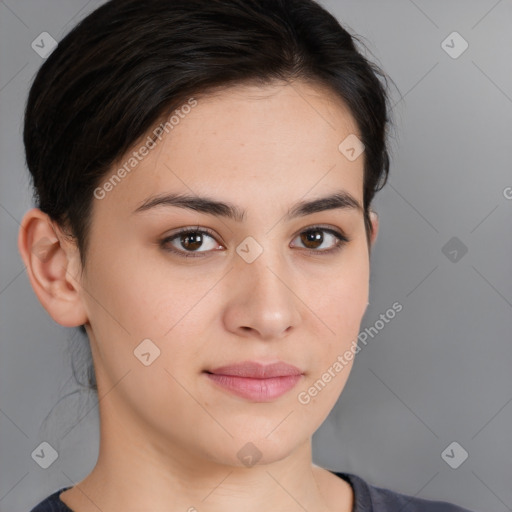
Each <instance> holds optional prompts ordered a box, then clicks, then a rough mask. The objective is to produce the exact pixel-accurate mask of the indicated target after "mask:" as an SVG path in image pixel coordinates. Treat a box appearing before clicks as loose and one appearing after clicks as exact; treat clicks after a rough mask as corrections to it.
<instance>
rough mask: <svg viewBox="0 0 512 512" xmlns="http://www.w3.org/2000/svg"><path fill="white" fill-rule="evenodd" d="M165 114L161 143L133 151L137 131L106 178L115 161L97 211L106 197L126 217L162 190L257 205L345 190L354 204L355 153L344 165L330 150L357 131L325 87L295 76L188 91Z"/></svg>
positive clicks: (357, 185)
mask: <svg viewBox="0 0 512 512" xmlns="http://www.w3.org/2000/svg"><path fill="white" fill-rule="evenodd" d="M187 105H188V106H187ZM171 116H172V118H171ZM171 116H169V117H167V118H166V120H170V121H172V122H169V123H167V127H168V128H167V130H165V131H162V132H161V135H160V139H158V138H156V139H155V143H154V145H153V144H147V147H151V149H149V150H145V151H141V149H142V146H144V145H145V144H146V143H147V140H148V137H145V138H143V139H141V141H140V142H139V143H138V144H136V145H134V148H133V150H132V151H130V152H128V154H127V155H125V156H124V157H123V158H122V159H120V161H118V162H117V163H116V165H115V166H113V168H112V171H111V174H112V172H113V173H115V172H116V169H119V168H121V167H123V166H124V168H125V169H129V171H128V172H125V173H122V174H123V179H122V180H116V181H117V183H116V184H115V186H113V187H111V189H110V191H109V192H108V194H106V197H105V198H104V199H103V200H102V201H101V203H102V204H101V205H98V207H99V208H100V209H102V208H105V207H107V204H108V203H110V205H109V209H112V208H116V209H120V210H122V211H123V212H124V213H129V211H130V212H131V211H133V210H134V209H135V208H136V207H137V206H138V205H140V204H141V202H143V201H144V200H145V199H146V198H147V197H148V196H150V195H151V194H158V193H162V192H183V193H184V192H186V193H188V194H198V195H201V194H207V195H209V196H215V197H218V198H224V199H229V200H231V201H234V200H235V199H238V200H237V201H236V202H237V203H240V204H242V203H244V204H247V205H249V204H251V203H252V204H259V206H260V207H261V206H262V204H264V203H266V204H268V205H272V204H275V203H276V201H277V200H280V201H286V197H289V198H290V200H294V201H296V200H297V199H299V198H301V197H303V196H305V195H311V196H315V195H321V194H323V193H324V192H329V191H332V190H333V189H337V190H338V189H340V188H344V189H346V190H347V191H348V192H349V193H351V194H352V195H353V196H355V197H357V198H358V199H360V202H361V203H362V199H361V198H362V183H363V155H362V156H361V158H358V159H356V160H355V161H349V160H348V159H347V158H346V157H345V156H344V155H343V154H342V153H341V152H340V150H339V147H338V146H339V145H340V143H341V142H342V141H343V140H344V139H345V138H346V137H347V136H349V135H351V134H355V135H356V136H358V137H359V138H360V134H359V130H358V127H357V125H356V123H355V121H354V119H353V116H352V115H351V113H350V111H349V110H348V108H347V107H346V106H345V104H344V103H343V102H342V100H341V99H340V98H339V97H337V96H336V95H335V94H333V93H332V92H331V91H330V90H328V89H327V88H324V87H321V86H313V85H308V84H305V83H302V82H294V83H291V84H274V85H268V86H255V85H243V86H242V85H239V86H235V87H232V88H229V89H224V90H220V91H217V92H215V93H209V94H208V95H206V96H197V97H196V98H195V99H194V101H193V102H191V101H189V102H185V103H184V105H183V106H182V108H180V107H178V109H177V111H176V110H175V111H173V113H172V114H171ZM166 120H164V122H165V121H166ZM157 126H158V125H156V126H155V128H157ZM161 126H162V125H161V124H160V127H161ZM152 132H153V130H151V131H150V132H149V134H151V133H152ZM142 152H143V153H144V156H143V157H141V153H142ZM135 153H138V154H137V155H136V156H134V154H135ZM135 160H136V162H135ZM108 178H109V175H107V176H106V177H105V179H104V180H103V183H105V181H107V180H108ZM100 186H101V185H100ZM308 193H309V194H308ZM247 209H248V210H250V207H248V208H247ZM128 210H129V211H128Z"/></svg>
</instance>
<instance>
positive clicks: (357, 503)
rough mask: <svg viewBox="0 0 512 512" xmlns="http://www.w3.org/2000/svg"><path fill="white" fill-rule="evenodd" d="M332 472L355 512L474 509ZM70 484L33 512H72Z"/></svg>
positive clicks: (37, 506)
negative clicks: (66, 496)
mask: <svg viewBox="0 0 512 512" xmlns="http://www.w3.org/2000/svg"><path fill="white" fill-rule="evenodd" d="M332 473H334V474H335V475H336V476H339V477H340V478H342V479H343V480H345V481H346V482H348V483H349V484H350V485H351V486H352V489H353V491H354V507H353V509H352V512H472V511H471V510H468V509H466V508H462V507H458V506H457V505H453V504H451V503H447V502H445V501H432V500H425V499H421V498H415V497H414V496H408V495H406V494H400V493H397V492H394V491H391V490H389V489H383V488H381V487H375V486H373V485H371V484H369V483H367V482H366V481H365V480H363V479H362V478H361V477H359V476H357V475H353V474H351V473H337V472H335V471H332ZM71 487H72V486H68V487H63V488H61V489H59V490H58V491H55V492H54V493H53V494H51V495H50V496H48V497H47V498H46V499H44V500H43V501H41V502H40V503H39V504H38V505H36V506H35V507H34V508H33V509H32V510H31V511H30V512H73V511H72V510H71V509H70V508H69V507H68V506H67V505H66V504H65V503H64V502H63V501H61V500H60V498H59V495H60V493H61V492H64V491H65V490H67V489H70V488H71Z"/></svg>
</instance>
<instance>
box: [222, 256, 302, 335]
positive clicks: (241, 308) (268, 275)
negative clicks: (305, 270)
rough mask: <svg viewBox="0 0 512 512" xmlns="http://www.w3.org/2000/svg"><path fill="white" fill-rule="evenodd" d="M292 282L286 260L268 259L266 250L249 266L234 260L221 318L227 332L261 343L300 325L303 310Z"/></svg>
mask: <svg viewBox="0 0 512 512" xmlns="http://www.w3.org/2000/svg"><path fill="white" fill-rule="evenodd" d="M292 281H293V277H292V271H290V269H289V268H287V265H286V262H285V258H282V257H281V258H279V257H275V258H274V257H272V258H271V257H270V255H269V252H268V251H264V252H263V253H262V254H261V255H260V256H259V257H258V258H257V259H256V260H255V261H253V262H252V263H246V262H245V261H243V260H242V259H239V260H238V261H236V262H235V268H234V269H233V270H232V271H231V272H230V281H229V283H228V284H227V286H228V289H229V290H230V292H229V299H228V301H227V304H226V305H225V310H224V315H223V320H224V324H225V327H226V329H227V330H229V331H230V332H233V333H236V334H237V335H238V336H244V337H257V338H260V339H262V340H272V339H280V338H283V337H285V336H287V335H289V334H290V333H291V332H292V331H293V330H294V329H296V328H297V327H298V325H299V324H300V322H301V309H302V308H304V307H305V306H304V303H303V302H302V300H304V298H301V297H299V296H298V294H297V291H296V290H294V286H293V282H292ZM301 299H302V300H301Z"/></svg>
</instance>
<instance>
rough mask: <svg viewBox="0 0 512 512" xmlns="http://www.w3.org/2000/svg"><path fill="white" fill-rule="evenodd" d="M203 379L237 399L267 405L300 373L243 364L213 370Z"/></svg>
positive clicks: (280, 367)
mask: <svg viewBox="0 0 512 512" xmlns="http://www.w3.org/2000/svg"><path fill="white" fill-rule="evenodd" d="M206 375H207V376H208V378H209V379H210V380H212V381H213V382H215V383H216V384H217V385H219V386H220V387H222V388H224V389H226V390H227V391H230V392H231V393H233V394H235V395H237V396H240V397H242V398H246V399H249V400H253V401H256V402H270V401H272V400H274V399H276V398H278V397H280V396H281V395H283V394H284V393H286V392H287V391H289V390H290V389H292V388H293V387H294V386H295V385H296V384H297V382H298V381H299V380H300V379H301V378H302V375H303V372H302V371H301V370H299V369H298V368H297V367H296V366H293V365H290V364H286V363H284V362H279V363H274V364H269V365H263V364H260V363H257V362H254V361H244V362H242V363H238V364H234V365H228V366H222V367H220V368H215V369H214V370H210V371H207V372H206Z"/></svg>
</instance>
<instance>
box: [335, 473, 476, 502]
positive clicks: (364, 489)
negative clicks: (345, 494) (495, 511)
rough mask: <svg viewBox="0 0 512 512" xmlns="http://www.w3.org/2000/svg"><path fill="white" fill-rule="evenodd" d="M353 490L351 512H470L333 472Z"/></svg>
mask: <svg viewBox="0 0 512 512" xmlns="http://www.w3.org/2000/svg"><path fill="white" fill-rule="evenodd" d="M334 474H335V475H337V476H339V477H340V478H342V479H343V480H346V481H347V482H348V483H349V484H350V485H351V486H352V488H353V490H354V509H353V512H396V511H397V510H400V511H401V512H472V511H471V510H468V509H466V508H462V507H459V506H457V505H455V504H453V503H448V502H446V501H433V500H426V499H422V498H416V497H415V496H409V495H407V494H401V493H398V492H394V491H391V490H390V489H384V488H382V487H377V486H374V485H371V484H370V483H368V482H366V481H365V480H363V479H362V478H361V477H359V476H357V475H354V474H352V473H339V472H334Z"/></svg>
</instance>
